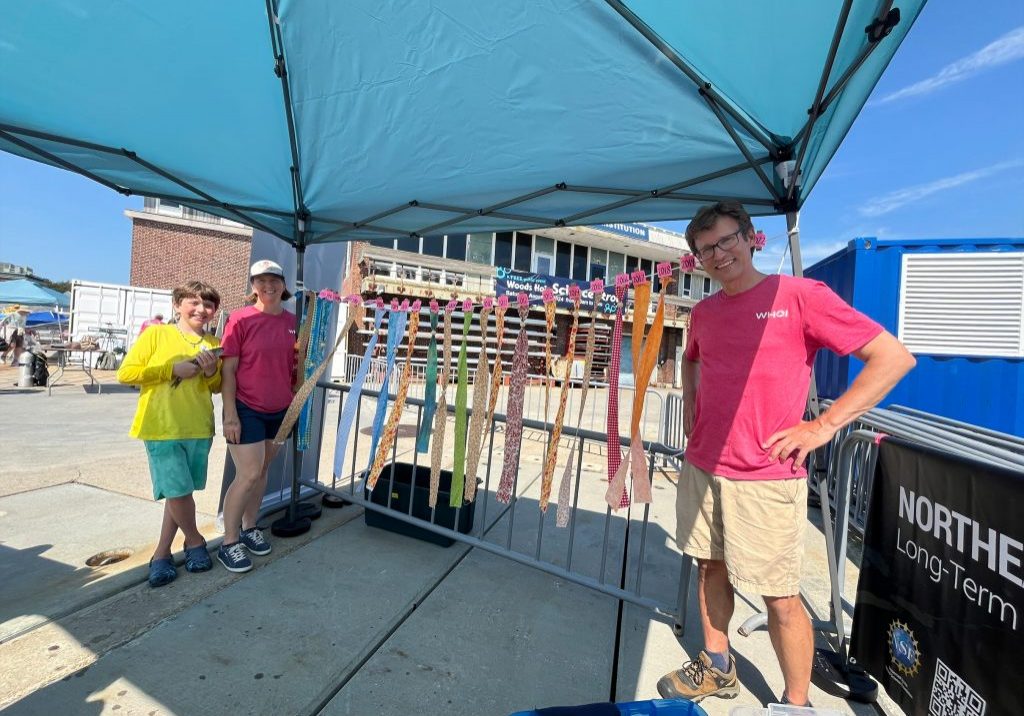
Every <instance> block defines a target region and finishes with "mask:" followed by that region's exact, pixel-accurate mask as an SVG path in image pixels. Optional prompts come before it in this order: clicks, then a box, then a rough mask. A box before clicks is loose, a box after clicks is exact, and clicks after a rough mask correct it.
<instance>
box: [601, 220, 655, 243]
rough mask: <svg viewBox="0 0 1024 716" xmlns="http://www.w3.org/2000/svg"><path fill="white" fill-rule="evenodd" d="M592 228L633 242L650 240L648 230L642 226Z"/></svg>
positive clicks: (624, 225) (618, 225) (620, 225)
mask: <svg viewBox="0 0 1024 716" xmlns="http://www.w3.org/2000/svg"><path fill="white" fill-rule="evenodd" d="M594 228H595V229H600V230H601V231H607V232H609V233H612V234H618V235H619V236H625V237H626V238H628V239H633V240H634V241H649V240H650V238H651V236H650V232H649V231H648V228H647V227H646V226H644V225H643V224H597V225H596V226H595V227H594Z"/></svg>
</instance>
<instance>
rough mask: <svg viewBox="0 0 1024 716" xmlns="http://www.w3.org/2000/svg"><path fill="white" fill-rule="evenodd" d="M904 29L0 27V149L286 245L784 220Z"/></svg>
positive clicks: (764, 18)
mask: <svg viewBox="0 0 1024 716" xmlns="http://www.w3.org/2000/svg"><path fill="white" fill-rule="evenodd" d="M923 4H924V0H900V1H898V2H889V1H885V0H877V1H874V0H873V1H867V0H865V1H860V0H858V1H857V2H852V0H847V1H846V2H841V1H840V0H786V1H785V2H778V1H773V2H757V3H752V2H747V1H746V0H720V1H719V2H716V3H667V2H662V1H661V0H629V1H628V2H621V1H620V0H606V2H596V1H577V0H552V1H551V2H481V1H480V0H447V1H446V2H443V3H408V2H382V1H381V0H352V1H350V2H343V3H339V2H331V1H330V0H302V1H301V2H296V1H295V0H280V2H277V3H275V2H273V1H272V0H271V2H268V3H267V5H263V4H260V3H254V2H219V3H209V2H200V1H199V0H185V1H183V2H176V3H170V4H166V3H165V4H160V5H159V6H152V5H148V4H137V3H95V2H87V1H86V0H60V1H59V2H58V1H57V0H39V1H37V2H31V3H16V4H14V5H12V6H10V7H8V8H7V9H6V12H5V18H4V22H3V23H2V25H0V149H3V150H6V151H9V152H13V153H15V154H19V155H22V156H25V157H29V158H31V159H35V160H38V161H43V162H48V163H51V164H55V165H59V166H63V167H65V168H67V169H70V170H73V171H77V172H79V173H82V174H85V175H86V176H89V177H91V178H93V179H95V180H97V181H101V182H103V183H105V184H107V185H108V186H110V187H111V188H113V189H116V190H119V191H123V192H126V193H129V192H130V193H135V194H145V195H153V196H163V197H165V198H168V199H173V200H175V201H179V202H181V203H184V204H187V205H191V206H194V207H195V208H198V209H201V210H203V211H208V212H212V213H215V214H220V215H222V216H226V217H229V218H232V219H235V220H240V221H244V222H246V223H248V224H251V225H254V226H257V227H258V228H263V229H265V230H268V231H270V232H271V233H273V234H275V235H277V236H279V237H280V238H282V239H284V240H286V241H290V242H292V243H296V244H306V243H315V242H318V241H345V240H352V239H357V238H358V239H367V238H388V237H394V236H407V235H410V234H430V233H448V232H450V231H458V230H461V231H474V230H482V231H488V230H509V229H513V228H538V227H543V226H561V225H573V224H588V223H608V222H620V221H634V220H667V219H680V218H687V217H689V216H692V214H693V212H694V211H695V210H696V208H697V207H698V206H700V205H701V204H703V203H706V202H707V201H708V200H709V199H712V198H718V197H734V198H738V199H740V200H742V201H743V202H744V203H745V204H746V206H747V208H748V209H749V210H750V212H751V213H752V214H757V215H764V214H776V213H785V212H794V211H796V210H797V209H798V208H799V206H800V205H801V203H802V202H803V201H804V199H805V198H806V196H807V193H808V192H809V191H810V189H811V188H812V187H813V185H814V183H815V181H816V180H817V179H818V177H819V176H820V175H821V173H822V171H823V170H824V168H825V166H826V165H827V163H828V161H829V159H830V158H831V157H832V155H833V154H834V153H835V151H836V149H837V147H838V145H839V143H840V142H841V141H842V139H843V137H844V136H845V134H846V132H847V131H848V130H849V128H850V126H851V124H852V123H853V121H854V118H855V117H856V115H857V113H858V112H859V110H860V109H861V107H862V106H863V104H864V102H865V100H866V99H867V96H868V94H869V93H870V91H871V89H872V88H873V87H874V85H875V83H876V82H877V80H878V78H879V76H880V75H881V73H882V71H883V70H884V68H885V67H886V65H887V64H888V62H889V60H890V59H891V58H892V56H893V54H894V53H895V51H896V49H897V47H898V46H899V44H900V42H901V40H902V39H903V37H904V36H905V35H906V33H907V31H908V30H909V29H910V26H911V24H912V23H913V21H914V20H915V18H916V17H917V15H918V13H919V12H920V10H921V7H922V6H923ZM786 162H794V163H796V165H797V166H798V167H799V171H800V182H799V184H798V186H797V187H795V188H792V189H791V188H790V186H789V185H787V183H786V182H785V181H784V180H783V179H782V178H780V175H782V174H784V172H783V171H779V170H777V165H782V166H783V167H784V166H785V163H786ZM789 166H790V171H792V168H793V165H792V164H790V165H789Z"/></svg>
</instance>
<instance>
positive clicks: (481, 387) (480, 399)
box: [452, 297, 494, 502]
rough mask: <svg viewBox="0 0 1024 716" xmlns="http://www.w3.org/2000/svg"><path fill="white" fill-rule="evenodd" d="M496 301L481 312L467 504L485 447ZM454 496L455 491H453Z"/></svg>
mask: <svg viewBox="0 0 1024 716" xmlns="http://www.w3.org/2000/svg"><path fill="white" fill-rule="evenodd" d="M493 305H494V299H492V298H489V297H488V298H485V299H484V301H483V308H482V309H481V310H480V336H481V340H482V342H483V348H481V349H480V356H479V358H478V359H477V364H476V374H475V375H474V377H473V415H472V416H471V417H470V419H469V438H468V440H467V443H466V483H465V489H464V493H465V497H466V502H472V501H473V499H474V498H475V497H476V471H477V467H478V466H479V465H480V452H481V451H482V450H483V446H484V424H486V422H487V389H488V388H489V387H490V381H491V374H490V370H489V368H488V365H487V319H488V317H489V316H490V313H491V307H492V306H493ZM452 493H453V495H454V489H453V490H452Z"/></svg>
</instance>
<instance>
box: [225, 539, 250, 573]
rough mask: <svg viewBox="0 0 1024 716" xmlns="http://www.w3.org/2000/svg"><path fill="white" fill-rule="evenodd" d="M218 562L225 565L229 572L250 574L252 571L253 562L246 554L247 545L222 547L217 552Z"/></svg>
mask: <svg viewBox="0 0 1024 716" xmlns="http://www.w3.org/2000/svg"><path fill="white" fill-rule="evenodd" d="M217 561H218V562H220V563H221V564H223V565H224V569H226V570H228V571H229V572H248V571H249V570H250V569H252V560H251V559H249V555H248V554H246V552H245V545H244V544H242V543H241V542H235V543H234V544H228V545H224V544H222V545H221V546H220V549H218V550H217Z"/></svg>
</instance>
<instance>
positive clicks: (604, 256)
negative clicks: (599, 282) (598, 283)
mask: <svg viewBox="0 0 1024 716" xmlns="http://www.w3.org/2000/svg"><path fill="white" fill-rule="evenodd" d="M607 276H608V252H607V251H606V250H605V249H595V248H593V247H591V249H590V279H591V280H593V279H595V278H601V279H603V278H606V277H607ZM605 283H608V282H607V281H605Z"/></svg>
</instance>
